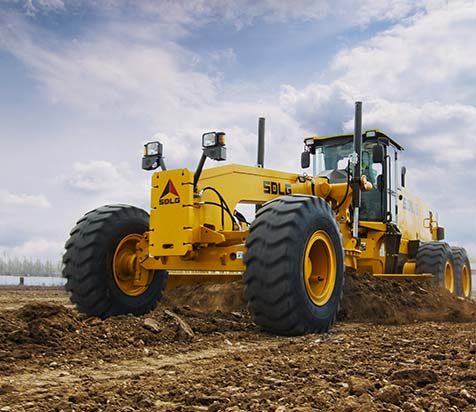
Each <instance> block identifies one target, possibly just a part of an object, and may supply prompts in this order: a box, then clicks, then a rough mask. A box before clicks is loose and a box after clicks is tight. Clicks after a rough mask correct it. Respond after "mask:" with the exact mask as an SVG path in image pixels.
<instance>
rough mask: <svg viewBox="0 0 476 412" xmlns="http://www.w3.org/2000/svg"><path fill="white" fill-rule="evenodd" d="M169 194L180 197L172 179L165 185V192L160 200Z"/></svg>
mask: <svg viewBox="0 0 476 412" xmlns="http://www.w3.org/2000/svg"><path fill="white" fill-rule="evenodd" d="M168 194H172V195H174V196H177V197H178V195H179V194H178V192H177V189H176V188H175V186H174V184H173V183H172V180H171V179H169V181H168V182H167V184H166V185H165V188H164V191H163V192H162V196H160V198H161V199H162V198H163V197H164V196H167V195H168Z"/></svg>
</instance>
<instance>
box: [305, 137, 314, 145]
mask: <svg viewBox="0 0 476 412" xmlns="http://www.w3.org/2000/svg"><path fill="white" fill-rule="evenodd" d="M304 143H305V145H306V146H312V145H313V144H314V139H313V138H312V137H310V138H309V139H306V140H304Z"/></svg>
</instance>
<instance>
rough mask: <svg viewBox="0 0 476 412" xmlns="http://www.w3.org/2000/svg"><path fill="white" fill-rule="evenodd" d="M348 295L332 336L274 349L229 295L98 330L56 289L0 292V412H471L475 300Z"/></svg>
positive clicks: (281, 343) (442, 295)
mask: <svg viewBox="0 0 476 412" xmlns="http://www.w3.org/2000/svg"><path fill="white" fill-rule="evenodd" d="M346 296H347V297H346V300H345V301H344V303H343V311H342V313H341V321H340V322H339V323H338V324H337V325H336V327H335V328H334V329H333V330H332V331H331V332H330V333H328V334H323V335H308V336H303V337H297V338H284V337H276V336H272V335H269V334H266V333H264V332H262V331H260V330H259V328H257V327H256V325H254V324H253V323H252V321H251V320H250V318H249V316H248V314H247V312H246V309H245V306H244V302H243V299H242V297H241V286H240V285H239V284H229V285H208V286H203V285H202V286H194V287H189V288H179V289H177V290H174V291H171V292H169V293H168V295H167V297H166V299H165V300H164V302H163V303H162V304H161V305H160V306H159V307H158V308H157V309H156V310H155V311H154V312H152V313H151V314H148V315H146V316H143V317H139V318H134V317H130V316H120V317H115V318H111V319H107V320H104V321H102V320H100V319H97V318H86V317H84V316H82V315H80V314H78V313H77V312H76V311H75V310H74V309H73V308H71V307H70V306H64V305H62V304H58V303H66V302H67V300H66V296H65V294H64V292H61V291H59V290H41V289H36V290H34V289H33V290H24V289H23V290H20V289H2V290H0V370H1V371H2V372H1V373H0V411H24V410H25V411H142V410H144V411H145V410H149V411H150V410H157V411H194V410H195V411H221V410H223V411H240V410H243V411H247V410H255V411H263V410H270V411H280V412H282V411H313V410H323V411H325V410H338V411H372V410H375V411H382V410H386V411H400V410H403V411H427V410H428V411H433V410H434V411H436V410H438V411H459V410H461V411H476V321H475V320H476V306H475V304H474V303H470V302H464V301H462V300H460V299H457V298H454V297H452V296H450V295H448V294H447V293H446V292H444V291H440V290H438V289H434V288H432V287H430V286H428V285H425V284H415V283H405V282H403V283H402V282H388V281H377V282H376V281H375V280H374V279H367V278H358V279H357V278H353V277H349V278H348V279H347V285H346ZM50 298H52V301H53V303H48V301H49V300H50ZM9 300H10V302H9ZM18 300H21V305H20V306H17V305H15V303H16V301H18ZM28 302H30V303H28ZM40 302H41V303H40Z"/></svg>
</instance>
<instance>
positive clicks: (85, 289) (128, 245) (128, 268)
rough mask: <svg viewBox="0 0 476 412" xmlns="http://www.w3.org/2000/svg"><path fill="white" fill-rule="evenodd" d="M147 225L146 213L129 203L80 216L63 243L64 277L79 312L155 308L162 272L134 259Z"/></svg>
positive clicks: (99, 313)
mask: <svg viewBox="0 0 476 412" xmlns="http://www.w3.org/2000/svg"><path fill="white" fill-rule="evenodd" d="M147 230H149V215H148V214H147V213H146V212H145V211H144V210H142V209H138V208H136V207H133V206H128V205H108V206H103V207H100V208H98V209H95V210H93V211H91V212H89V213H86V215H85V216H83V217H82V218H81V219H80V220H79V221H78V223H77V224H76V226H75V227H74V228H73V230H72V231H71V234H70V235H71V236H70V238H69V240H68V241H67V242H66V245H65V249H66V252H65V254H64V256H63V263H64V269H63V276H64V277H65V278H66V279H67V282H66V290H67V291H69V292H70V298H71V301H72V302H73V303H74V304H75V305H76V307H77V308H78V310H79V311H80V312H82V313H85V314H87V315H90V316H98V317H101V318H106V317H109V316H113V315H119V314H129V313H130V314H133V315H142V314H144V313H147V312H149V311H151V310H152V309H154V308H155V307H156V305H157V301H158V300H159V299H160V296H161V292H162V290H163V288H164V286H165V281H166V272H165V271H145V270H144V269H142V268H140V267H139V266H138V265H137V264H136V260H135V259H136V248H137V247H138V246H139V242H140V241H141V240H142V237H143V234H144V233H145V232H146V231H147Z"/></svg>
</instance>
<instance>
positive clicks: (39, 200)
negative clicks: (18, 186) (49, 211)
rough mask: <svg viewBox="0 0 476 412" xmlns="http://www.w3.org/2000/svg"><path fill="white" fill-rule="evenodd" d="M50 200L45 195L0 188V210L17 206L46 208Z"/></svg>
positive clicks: (4, 210)
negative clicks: (14, 191) (11, 191)
mask: <svg viewBox="0 0 476 412" xmlns="http://www.w3.org/2000/svg"><path fill="white" fill-rule="evenodd" d="M50 206H51V205H50V202H49V201H48V199H47V198H46V197H45V195H42V194H40V195H32V194H26V193H10V192H8V191H6V190H0V211H2V212H3V213H5V212H6V211H7V210H10V211H12V210H13V209H17V208H33V209H34V208H48V207H50Z"/></svg>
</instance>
